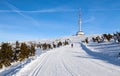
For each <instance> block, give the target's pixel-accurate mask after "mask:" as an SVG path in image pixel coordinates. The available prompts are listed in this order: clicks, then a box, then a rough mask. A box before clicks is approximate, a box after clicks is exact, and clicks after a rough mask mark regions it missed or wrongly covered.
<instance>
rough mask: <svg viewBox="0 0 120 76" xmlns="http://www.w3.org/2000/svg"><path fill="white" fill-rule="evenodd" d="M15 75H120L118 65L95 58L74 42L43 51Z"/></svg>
mask: <svg viewBox="0 0 120 76" xmlns="http://www.w3.org/2000/svg"><path fill="white" fill-rule="evenodd" d="M16 76H120V66H117V65H113V64H110V63H107V62H105V61H103V60H99V59H95V58H94V57H92V56H90V55H89V54H87V52H86V51H85V50H83V48H82V47H81V44H80V43H75V44H74V47H73V48H71V46H70V45H68V46H65V47H60V48H57V49H53V50H51V51H48V52H46V53H43V54H42V55H41V56H40V57H39V58H37V59H36V60H34V61H32V62H31V63H30V64H28V65H26V66H24V68H23V69H21V70H20V71H19V72H18V73H17V74H16Z"/></svg>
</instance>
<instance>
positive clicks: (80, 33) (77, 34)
mask: <svg viewBox="0 0 120 76" xmlns="http://www.w3.org/2000/svg"><path fill="white" fill-rule="evenodd" d="M82 35H85V34H84V32H83V31H78V32H77V33H76V36H82Z"/></svg>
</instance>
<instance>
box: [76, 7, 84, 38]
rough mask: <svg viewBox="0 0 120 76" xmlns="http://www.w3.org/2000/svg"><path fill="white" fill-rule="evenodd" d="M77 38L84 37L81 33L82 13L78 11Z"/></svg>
mask: <svg viewBox="0 0 120 76" xmlns="http://www.w3.org/2000/svg"><path fill="white" fill-rule="evenodd" d="M76 35H77V36H81V35H84V33H83V31H82V11H81V9H80V11H79V31H78V32H77V34H76Z"/></svg>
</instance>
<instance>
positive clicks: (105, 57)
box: [81, 43, 120, 66]
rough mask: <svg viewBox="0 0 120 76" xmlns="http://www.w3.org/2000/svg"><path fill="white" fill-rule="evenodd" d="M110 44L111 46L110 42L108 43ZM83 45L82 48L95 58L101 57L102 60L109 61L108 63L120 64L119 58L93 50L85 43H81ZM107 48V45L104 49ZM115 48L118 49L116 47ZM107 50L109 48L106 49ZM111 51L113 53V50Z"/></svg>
mask: <svg viewBox="0 0 120 76" xmlns="http://www.w3.org/2000/svg"><path fill="white" fill-rule="evenodd" d="M108 45H109V46H110V44H108ZM81 46H82V48H83V49H84V50H85V51H86V52H87V53H88V54H89V55H91V56H92V57H93V58H95V59H101V60H103V61H106V62H108V63H111V64H114V65H118V66H120V60H119V59H117V58H116V57H111V56H109V55H106V54H105V53H103V52H95V51H92V50H91V49H89V48H88V47H87V46H85V45H84V44H82V43H81ZM99 46H100V45H99ZM105 48H107V46H106V47H104V50H105ZM112 48H114V47H112ZM101 49H103V48H101ZM114 49H116V48H114ZM105 51H107V50H105ZM109 53H111V52H110V51H109ZM109 53H108V54H109Z"/></svg>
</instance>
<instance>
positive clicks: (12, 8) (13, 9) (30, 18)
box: [0, 2, 39, 25]
mask: <svg viewBox="0 0 120 76" xmlns="http://www.w3.org/2000/svg"><path fill="white" fill-rule="evenodd" d="M6 5H7V6H8V7H9V8H10V9H11V10H0V12H15V13H17V14H19V15H21V16H23V17H24V18H26V19H29V20H31V21H32V22H33V23H34V24H35V25H39V23H38V22H37V21H36V20H35V19H34V18H32V17H30V16H27V15H24V14H23V12H20V10H19V9H18V8H17V7H15V6H14V5H12V4H10V3H8V2H6Z"/></svg>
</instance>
